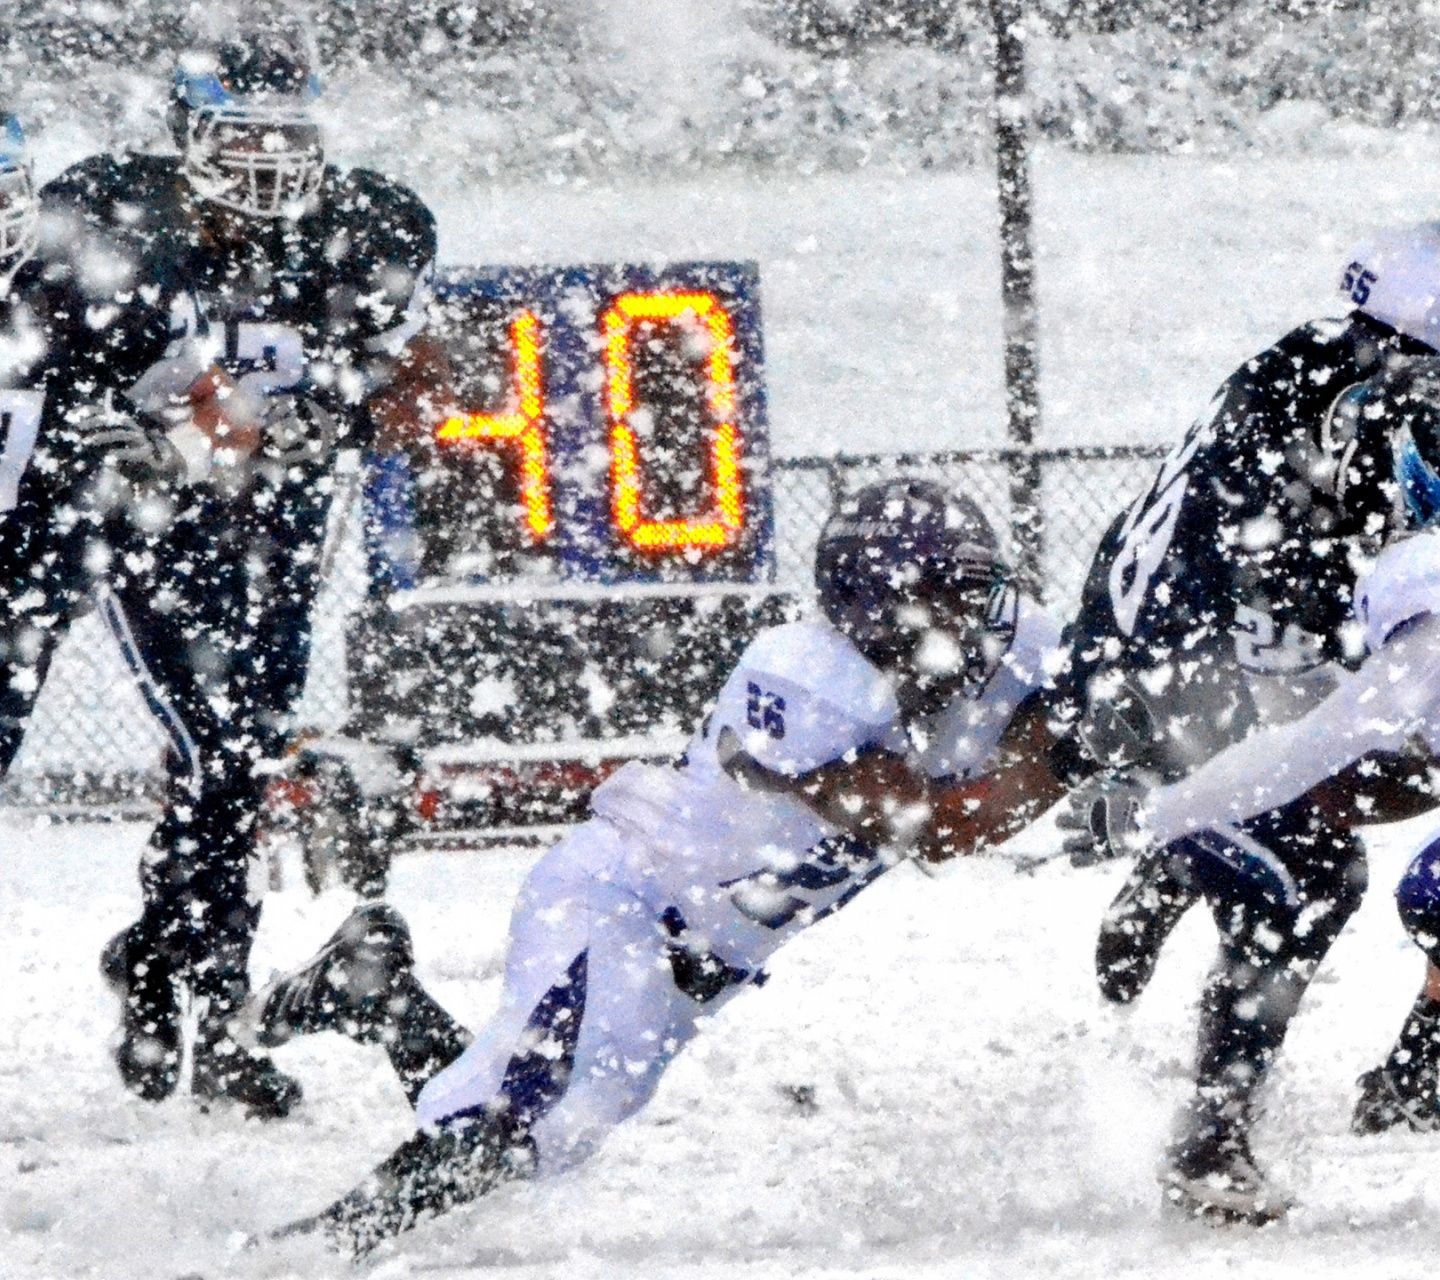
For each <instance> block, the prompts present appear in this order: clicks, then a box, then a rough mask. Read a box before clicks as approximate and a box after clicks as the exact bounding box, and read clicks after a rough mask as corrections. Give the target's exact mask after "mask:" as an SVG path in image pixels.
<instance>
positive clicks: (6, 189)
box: [0, 111, 40, 285]
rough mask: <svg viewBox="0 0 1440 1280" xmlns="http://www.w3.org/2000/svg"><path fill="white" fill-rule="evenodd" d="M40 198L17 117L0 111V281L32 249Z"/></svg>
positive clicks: (10, 275)
mask: <svg viewBox="0 0 1440 1280" xmlns="http://www.w3.org/2000/svg"><path fill="white" fill-rule="evenodd" d="M39 224H40V201H39V199H38V198H37V197H36V195H35V177H34V174H33V173H32V171H31V168H30V152H29V149H28V148H27V147H26V145H25V131H24V129H22V128H21V127H20V121H19V120H17V119H16V118H15V117H14V116H12V115H10V114H8V113H7V112H4V111H0V284H4V285H8V283H9V281H10V280H11V279H12V278H13V276H14V275H15V273H16V272H17V271H18V270H19V269H20V268H21V267H22V266H23V265H24V264H25V262H26V261H27V260H28V259H29V258H30V256H31V255H32V254H33V253H34V252H35V240H36V231H37V229H38V227H39Z"/></svg>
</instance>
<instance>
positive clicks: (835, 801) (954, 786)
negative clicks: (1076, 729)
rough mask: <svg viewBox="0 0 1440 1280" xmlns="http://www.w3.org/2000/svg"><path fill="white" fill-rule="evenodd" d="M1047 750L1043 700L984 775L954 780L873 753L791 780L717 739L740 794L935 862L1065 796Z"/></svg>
mask: <svg viewBox="0 0 1440 1280" xmlns="http://www.w3.org/2000/svg"><path fill="white" fill-rule="evenodd" d="M1052 745H1053V739H1052V737H1051V734H1050V732H1049V730H1048V729H1047V728H1046V724H1045V714H1044V711H1043V708H1042V706H1041V704H1040V700H1039V699H1032V700H1030V701H1029V702H1027V703H1025V704H1024V705H1023V706H1022V707H1021V708H1020V710H1019V711H1018V712H1017V713H1016V716H1015V718H1014V720H1012V721H1011V723H1010V726H1009V728H1008V729H1007V730H1006V732H1005V734H1004V736H1003V737H1002V738H1001V740H1000V743H999V746H998V747H997V748H996V751H995V755H994V758H993V761H992V763H991V765H990V767H989V768H988V769H987V770H986V772H985V773H984V774H982V775H981V776H980V777H978V778H974V779H968V780H965V781H960V782H932V781H931V780H930V779H928V778H926V777H925V776H924V775H923V774H922V773H920V772H919V771H918V770H916V769H915V768H914V767H912V765H911V764H910V762H909V761H908V760H907V759H906V758H905V757H904V756H902V755H899V754H897V753H896V752H893V751H886V750H884V749H882V748H878V747H877V748H872V749H871V750H868V751H863V752H859V753H857V754H855V755H853V756H851V757H849V758H846V759H842V760H837V761H835V762H834V763H832V764H826V765H822V766H820V767H819V768H818V769H812V770H810V771H808V772H806V773H802V774H797V775H793V776H791V775H786V774H782V773H777V772H775V771H774V770H771V769H766V768H765V767H764V766H763V765H760V764H759V763H758V762H757V761H755V760H754V759H753V758H752V757H751V756H749V755H748V754H747V753H746V752H745V751H744V750H743V748H741V746H740V741H739V738H738V737H737V736H736V735H735V734H734V733H733V732H731V731H730V730H723V731H722V733H721V738H720V744H719V754H720V761H721V764H722V766H723V767H724V768H725V770H726V772H728V773H729V774H730V776H731V777H733V778H735V779H736V781H738V782H740V783H741V785H742V786H745V787H748V788H750V789H751V790H756V791H772V792H785V793H787V794H790V795H794V796H796V797H797V798H799V799H801V800H803V801H804V802H805V803H806V804H808V805H809V806H810V807H811V808H812V809H814V810H815V811H816V812H817V813H818V814H819V815H820V816H821V817H822V818H824V819H825V820H826V821H827V822H829V823H831V824H832V825H834V826H836V827H839V828H840V829H841V830H842V831H844V832H846V834H848V835H852V836H855V837H856V838H857V839H860V840H864V841H866V842H867V843H869V844H878V845H889V846H892V847H899V848H902V849H907V850H914V851H915V852H916V853H918V854H919V856H920V857H922V858H924V859H925V860H926V861H930V862H940V861H943V860H945V859H947V858H953V857H956V856H957V855H961V854H968V853H974V852H976V851H977V850H979V849H981V848H983V847H984V846H986V845H988V844H993V843H996V842H998V841H1001V840H1004V839H1006V838H1008V837H1009V836H1011V835H1014V834H1015V833H1016V832H1017V831H1019V830H1021V829H1022V828H1023V827H1025V826H1027V825H1028V824H1029V823H1030V822H1031V821H1032V820H1033V819H1034V818H1035V817H1036V816H1037V815H1038V814H1040V813H1042V812H1043V811H1044V810H1045V809H1047V808H1049V806H1050V805H1052V804H1054V803H1055V801H1056V800H1058V799H1059V798H1060V797H1061V795H1063V794H1064V788H1063V786H1062V785H1061V784H1060V783H1059V782H1058V781H1057V780H1056V779H1055V776H1054V775H1053V774H1052V773H1051V771H1050V767H1049V752H1050V747H1051V746H1052Z"/></svg>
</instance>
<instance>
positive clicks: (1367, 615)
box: [1355, 530, 1440, 653]
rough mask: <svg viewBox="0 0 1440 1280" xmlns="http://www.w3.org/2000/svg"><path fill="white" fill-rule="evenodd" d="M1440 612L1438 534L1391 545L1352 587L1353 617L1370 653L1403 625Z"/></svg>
mask: <svg viewBox="0 0 1440 1280" xmlns="http://www.w3.org/2000/svg"><path fill="white" fill-rule="evenodd" d="M1435 612H1440V530H1426V531H1424V532H1422V533H1417V534H1414V535H1413V536H1412V537H1409V538H1402V539H1400V541H1398V542H1392V543H1391V544H1390V545H1389V546H1388V547H1386V548H1385V549H1384V550H1383V551H1382V552H1381V553H1380V556H1379V558H1378V559H1377V560H1376V561H1375V565H1374V567H1373V568H1372V569H1371V570H1370V572H1369V573H1367V574H1365V575H1364V576H1362V577H1361V578H1360V580H1359V581H1358V582H1357V583H1356V584H1355V616H1356V618H1358V619H1359V621H1360V622H1361V624H1362V625H1363V626H1364V628H1365V643H1366V645H1367V646H1368V647H1369V649H1370V651H1371V652H1372V653H1373V652H1374V651H1375V650H1377V649H1379V648H1380V647H1381V646H1382V645H1383V644H1384V643H1385V641H1386V640H1388V639H1389V638H1390V637H1391V636H1392V635H1393V634H1394V633H1395V631H1396V630H1397V629H1398V628H1399V627H1400V626H1402V625H1403V624H1404V623H1407V622H1410V621H1412V620H1413V619H1415V618H1419V617H1423V616H1424V615H1425V614H1429V613H1435Z"/></svg>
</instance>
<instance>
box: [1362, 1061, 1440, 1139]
mask: <svg viewBox="0 0 1440 1280" xmlns="http://www.w3.org/2000/svg"><path fill="white" fill-rule="evenodd" d="M1355 1083H1356V1084H1357V1085H1359V1086H1360V1097H1359V1098H1358V1099H1356V1101H1355V1112H1354V1114H1353V1115H1352V1116H1351V1117H1350V1132H1351V1133H1353V1134H1357V1135H1358V1136H1360V1137H1365V1136H1367V1135H1369V1134H1375V1133H1384V1132H1385V1131H1386V1130H1387V1129H1395V1128H1399V1127H1400V1126H1401V1125H1404V1126H1405V1127H1406V1128H1408V1129H1410V1130H1411V1131H1412V1132H1414V1133H1434V1132H1435V1130H1437V1129H1440V1105H1437V1102H1436V1098H1435V1094H1434V1093H1433V1092H1427V1093H1418V1092H1413V1091H1407V1089H1406V1088H1405V1086H1404V1085H1403V1084H1402V1083H1401V1082H1400V1081H1398V1080H1396V1079H1395V1077H1394V1076H1392V1075H1391V1074H1390V1072H1388V1071H1387V1070H1386V1069H1385V1068H1384V1067H1374V1068H1372V1069H1371V1070H1369V1071H1367V1072H1366V1073H1365V1074H1364V1075H1363V1076H1361V1077H1360V1079H1359V1080H1357V1081H1356V1082H1355Z"/></svg>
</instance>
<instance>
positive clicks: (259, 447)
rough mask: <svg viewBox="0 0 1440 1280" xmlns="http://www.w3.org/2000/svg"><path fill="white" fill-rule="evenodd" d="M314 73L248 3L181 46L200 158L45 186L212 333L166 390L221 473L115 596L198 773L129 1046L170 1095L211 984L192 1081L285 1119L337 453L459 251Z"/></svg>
mask: <svg viewBox="0 0 1440 1280" xmlns="http://www.w3.org/2000/svg"><path fill="white" fill-rule="evenodd" d="M197 14H198V15H199V17H200V18H202V19H204V20H206V21H210V20H216V19H217V18H218V17H223V16H224V15H223V14H222V13H221V12H220V10H218V9H207V10H206V11H205V12H204V13H201V12H200V11H199V10H197ZM313 66H314V63H313V60H312V58H311V56H310V52H309V42H308V39H307V37H306V33H305V32H304V30H303V28H301V27H300V26H299V25H298V24H297V23H296V22H294V21H293V20H291V19H290V18H289V17H288V16H287V15H285V14H284V13H283V12H280V13H278V14H277V13H274V12H270V11H269V10H267V9H266V7H264V6H254V7H252V8H249V9H246V10H243V11H242V12H241V13H240V14H239V15H238V17H237V18H236V19H235V20H234V21H226V22H224V23H222V27H221V31H220V33H219V35H218V38H216V39H214V40H207V41H204V42H203V43H202V45H201V47H199V48H197V49H195V50H193V51H190V52H187V53H186V54H184V55H183V56H182V57H181V58H180V59H179V65H178V67H177V70H176V76H175V83H174V91H173V98H172V103H171V115H170V121H171V125H172V129H173V133H174V139H175V143H176V148H177V151H176V154H173V155H141V154H127V155H124V156H119V157H115V156H95V157H92V158H91V159H89V160H86V161H83V162H81V163H80V164H78V165H76V166H74V167H73V168H71V169H70V170H68V171H67V172H66V173H64V174H62V175H61V177H60V178H58V179H56V180H55V181H54V182H52V183H51V184H49V186H48V187H47V188H46V192H45V195H46V198H47V200H49V201H50V202H52V203H53V204H55V205H56V206H57V207H64V208H66V209H69V210H70V211H71V212H72V215H73V217H74V219H75V220H76V221H77V222H78V223H79V224H81V225H84V226H87V227H93V228H97V229H99V230H100V231H102V232H104V233H106V234H110V235H114V236H116V237H118V238H120V239H122V240H124V241H125V242H126V243H128V244H129V245H131V246H133V247H134V251H135V253H136V254H137V255H139V256H142V257H145V258H147V259H155V260H158V261H163V262H165V263H168V264H169V265H170V267H171V268H172V269H173V271H174V272H175V273H176V274H177V275H178V276H180V277H181V278H183V279H185V280H187V281H188V282H190V284H191V285H192V287H193V289H194V292H195V295H196V297H197V299H198V303H199V307H200V310H201V313H202V315H203V317H204V323H205V325H206V327H207V337H208V345H207V346H206V347H205V348H204V350H203V352H201V355H202V356H203V358H202V359H200V360H199V362H198V363H194V362H192V363H188V364H187V363H183V362H180V363H177V365H176V366H175V367H174V368H173V369H172V370H171V375H172V376H171V385H170V386H168V387H166V386H164V385H161V384H160V383H159V382H157V384H156V385H155V387H154V388H153V390H154V392H155V394H156V396H157V397H158V398H159V400H160V402H161V405H162V411H165V412H171V413H173V414H174V415H175V416H176V417H177V418H178V419H179V420H180V421H179V425H178V426H177V427H176V430H175V433H174V435H173V439H174V442H175V443H176V444H177V445H179V446H180V447H181V448H182V450H183V452H184V455H185V457H186V460H187V462H188V464H189V467H190V473H191V476H192V478H193V480H194V482H195V483H194V485H193V487H192V488H191V490H189V492H188V495H187V500H186V501H185V502H184V503H182V504H180V507H179V510H177V511H176V512H175V513H174V518H173V519H172V520H171V521H170V522H169V523H168V524H167V526H166V527H165V528H164V529H163V530H160V531H158V532H157V533H156V534H155V536H153V537H152V538H151V539H150V540H149V541H148V542H147V543H146V544H145V545H144V547H143V548H142V549H141V550H142V552H143V555H141V556H140V557H139V558H138V559H137V560H136V564H137V566H138V567H137V569H136V572H135V573H134V574H133V575H132V582H131V584H130V587H129V589H128V590H117V592H116V597H117V598H116V600H115V602H114V613H115V623H116V627H117V630H119V631H120V632H121V634H122V636H123V638H124V640H125V643H126V647H127V649H128V650H129V651H130V653H131V655H132V660H133V661H134V663H135V665H136V666H137V667H138V668H140V669H141V670H143V672H144V674H145V678H146V680H147V681H148V682H149V686H150V688H151V689H152V690H153V691H154V692H155V695H156V699H157V700H158V701H157V705H160V706H162V707H163V709H164V711H165V716H164V719H165V723H166V726H167V728H168V729H169V730H170V735H171V739H172V744H173V749H172V752H171V760H172V763H173V765H174V767H173V768H172V772H171V786H170V792H169V795H168V797H167V805H166V808H165V811H164V814H163V815H162V818H161V821H160V824H159V825H158V827H157V828H156V831H155V833H154V835H153V836H152V838H151V842H150V848H149V850H148V852H147V855H146V858H145V861H144V864H143V866H142V874H141V879H142V887H143V892H144V907H143V911H142V914H141V917H140V919H139V920H137V921H136V922H135V923H134V924H133V925H132V926H131V927H130V928H129V929H127V930H125V931H124V932H123V933H122V934H120V935H119V936H117V937H116V938H115V939H114V940H113V941H112V943H111V945H110V946H109V947H108V948H107V949H106V954H105V957H104V967H105V970H106V973H107V975H108V976H109V977H110V979H111V980H112V982H114V983H115V985H116V986H117V987H118V988H119V989H120V990H121V991H122V992H123V995H124V1013H123V1025H122V1040H121V1044H120V1048H119V1051H118V1056H117V1061H118V1064H119V1067H120V1071H121V1075H122V1077H123V1078H124V1080H125V1082H126V1084H127V1085H128V1086H129V1087H130V1088H131V1089H132V1090H134V1091H135V1092H136V1093H138V1094H140V1095H141V1096H142V1097H144V1098H147V1099H151V1100H159V1099H162V1098H165V1097H167V1096H169V1095H170V1094H171V1093H172V1092H173V1091H174V1090H175V1089H176V1087H177V1085H178V1083H179V1078H180V1065H181V1057H182V1052H181V1051H182V1038H183V1036H182V1028H183V1019H184V1013H185V1000H186V997H187V996H188V997H189V998H190V999H192V1000H193V1001H194V1007H195V1010H196V1012H197V1014H198V1024H197V1032H196V1041H195V1048H194V1053H193V1055H192V1080H191V1086H192V1091H193V1092H195V1093H196V1094H197V1095H199V1096H200V1097H202V1098H205V1099H210V1098H225V1099H230V1100H233V1101H236V1102H238V1103H240V1104H242V1105H244V1106H245V1107H247V1108H248V1109H249V1110H250V1111H251V1112H252V1113H254V1114H258V1115H270V1116H277V1115H283V1114H285V1113H286V1112H287V1111H288V1110H289V1109H290V1107H291V1106H292V1105H293V1104H294V1102H295V1100H296V1099H297V1098H298V1096H299V1086H298V1084H297V1083H296V1082H295V1081H294V1080H292V1079H290V1078H289V1077H287V1076H285V1075H284V1073H282V1072H280V1071H278V1069H276V1068H275V1066H274V1064H273V1063H272V1062H271V1061H270V1060H269V1059H268V1058H266V1057H265V1056H264V1055H259V1054H252V1053H249V1052H247V1051H245V1050H244V1049H242V1048H241V1047H240V1046H239V1045H237V1044H236V1043H235V1041H234V1040H233V1038H232V1037H231V1036H230V1034H229V1023H230V1019H231V1016H232V1015H233V1014H234V1013H235V1011H236V1010H237V1008H239V1006H240V1005H241V1004H242V1003H243V1001H244V999H245V997H246V996H247V995H248V993H249V988H248V976H247V961H248V956H249V951H250V946H251V941H252V939H253V936H254V931H255V928H256V923H257V920H258V916H259V902H258V895H257V894H256V892H255V888H254V885H253V884H252V883H251V877H252V873H253V871H254V869H255V866H256V858H255V847H256V838H257V834H258V826H259V819H260V814H261V805H262V800H263V794H264V787H265V782H266V778H265V769H264V765H265V762H266V761H267V760H274V759H275V758H277V757H279V756H280V755H282V754H283V750H284V745H285V742H284V735H285V732H286V730H287V728H288V724H287V717H288V715H289V713H290V712H291V711H292V709H293V707H294V704H295V702H296V700H297V699H298V697H299V695H300V692H301V689H302V687H303V683H304V679H305V673H306V668H307V663H308V658H309V636H310V632H309V625H310V624H309V617H310V608H311V604H312V602H313V599H314V596H315V592H316V589H317V578H318V565H319V554H318V553H319V549H320V545H321V542H322V539H323V532H324V528H325V521H326V516H327V512H328V509H329V502H330V495H331V493H332V491H333V487H334V476H333V472H334V467H335V462H336V457H337V453H338V451H339V450H340V449H341V448H342V447H345V446H347V445H349V446H352V447H357V448H364V447H366V445H367V443H368V442H369V440H370V438H371V433H372V431H373V429H374V426H375V422H376V418H377V417H378V416H379V413H380V406H381V405H382V403H384V402H385V401H386V399H387V397H389V398H391V399H394V398H395V397H396V396H397V395H398V394H399V388H400V387H401V386H402V384H403V381H404V369H405V347H406V343H407V341H408V340H409V339H410V338H411V337H413V335H414V334H415V333H416V332H417V331H418V329H419V328H420V327H421V324H422V323H423V317H424V304H425V299H426V296H427V289H428V277H429V272H430V269H431V264H432V262H433V259H434V256H435V231H434V222H433V219H432V217H431V215H430V213H429V211H428V210H427V209H426V208H425V206H424V205H423V204H422V203H421V202H420V201H419V200H418V199H417V198H416V197H415V196H414V195H413V194H412V193H411V192H410V191H409V190H407V189H406V188H404V187H402V186H400V185H399V184H397V183H394V182H391V181H390V180H388V179H386V178H383V177H381V176H380V175H379V174H376V173H372V172H370V171H368V170H363V169H357V170H353V171H350V172H342V171H341V170H339V169H338V168H336V167H335V166H334V165H332V164H327V163H326V161H325V155H324V149H323V145H322V140H321V136H320V131H319V127H318V125H317V124H316V121H315V119H314V114H313V109H314V99H315V96H316V93H317V89H316V80H315V76H314V74H313ZM391 407H392V408H393V407H394V406H393V405H392V406H391Z"/></svg>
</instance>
